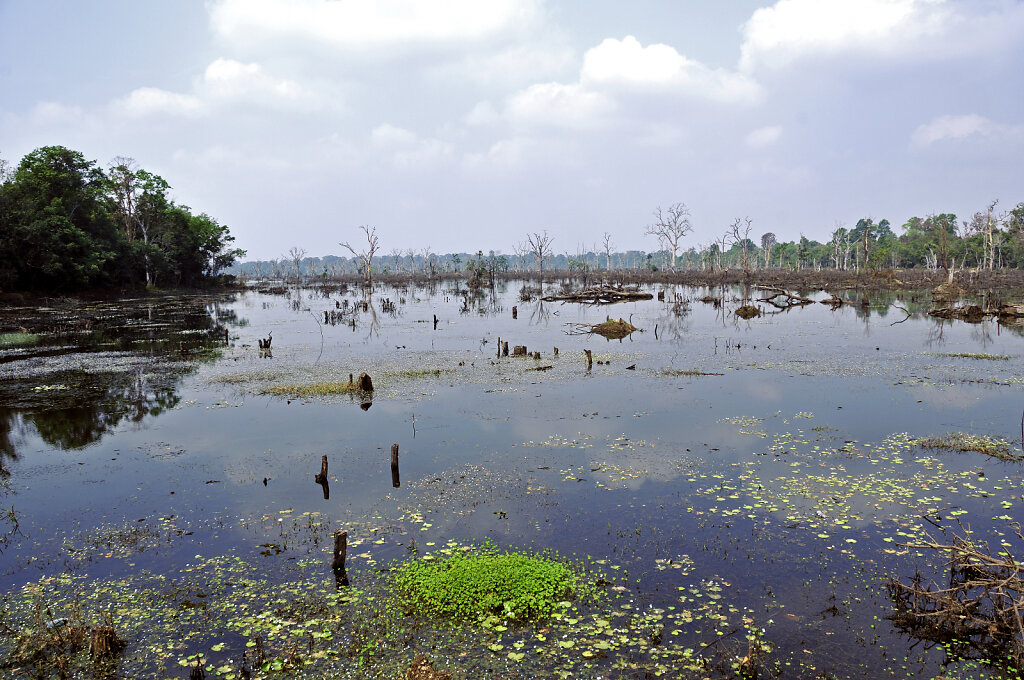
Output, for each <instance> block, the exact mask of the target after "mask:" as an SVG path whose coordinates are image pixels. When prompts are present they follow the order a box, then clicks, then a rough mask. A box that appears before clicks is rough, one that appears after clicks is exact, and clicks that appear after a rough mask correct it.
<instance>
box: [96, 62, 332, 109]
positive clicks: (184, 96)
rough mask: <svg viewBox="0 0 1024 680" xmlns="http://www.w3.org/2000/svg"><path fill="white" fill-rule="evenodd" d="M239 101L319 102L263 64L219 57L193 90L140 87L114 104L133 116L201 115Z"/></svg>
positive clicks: (277, 104)
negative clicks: (179, 90)
mask: <svg viewBox="0 0 1024 680" xmlns="http://www.w3.org/2000/svg"><path fill="white" fill-rule="evenodd" d="M237 101H245V102H249V103H254V102H255V103H261V104H267V105H271V106H286V107H287V106H296V105H301V106H303V107H305V108H308V107H310V106H313V105H315V104H316V100H315V98H314V97H313V95H312V93H310V92H309V91H307V90H306V89H305V88H303V87H302V86H301V85H299V84H298V83H296V82H294V81H291V80H286V79H282V78H275V77H273V76H271V75H269V74H268V73H266V71H264V70H263V67H262V66H260V65H259V64H255V63H242V62H239V61H235V60H233V59H216V60H214V61H213V62H211V63H210V65H209V66H207V67H206V70H205V71H204V72H203V74H202V76H200V77H199V78H197V79H196V81H195V85H194V87H193V92H192V93H184V92H171V91H169V90H163V89H160V88H157V87H140V88H137V89H135V90H132V91H131V92H130V93H129V94H128V95H127V96H125V97H121V98H119V99H117V100H115V101H114V103H113V105H112V108H113V110H114V111H115V113H120V114H125V115H128V116H133V117H142V116H152V115H161V114H163V115H170V116H199V115H205V114H208V113H210V111H211V109H212V108H213V107H214V106H215V105H218V104H221V105H224V104H230V103H232V102H237Z"/></svg>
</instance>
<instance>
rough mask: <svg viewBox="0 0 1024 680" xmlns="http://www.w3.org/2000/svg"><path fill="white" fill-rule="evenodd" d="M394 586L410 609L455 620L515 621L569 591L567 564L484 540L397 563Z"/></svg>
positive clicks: (548, 612)
mask: <svg viewBox="0 0 1024 680" xmlns="http://www.w3.org/2000/svg"><path fill="white" fill-rule="evenodd" d="M395 586H396V587H397V589H398V591H399V592H400V594H401V595H402V596H403V597H404V598H405V599H406V601H407V602H408V603H409V604H411V605H412V607H413V609H414V610H415V611H416V612H418V613H420V614H425V615H428V616H437V617H441V618H447V619H452V620H454V621H458V622H463V621H483V620H485V619H486V618H487V617H489V616H493V615H499V616H503V617H504V618H507V619H512V620H515V621H526V620H537V619H544V618H547V617H550V616H552V615H554V614H555V613H556V612H557V611H558V610H559V608H560V603H562V602H563V601H565V600H566V599H567V598H568V597H571V596H572V595H573V594H574V591H575V590H576V589H577V587H578V579H577V577H576V575H575V574H574V572H573V570H572V568H571V567H570V566H569V565H567V564H565V563H563V562H560V561H558V560H556V559H554V558H551V557H548V556H544V555H526V554H522V553H515V552H512V553H501V552H498V551H497V550H495V549H494V548H493V547H492V546H488V545H485V546H483V547H481V548H479V549H477V550H473V551H469V552H464V553H454V554H452V555H450V556H447V557H444V558H442V559H439V560H427V559H416V560H413V561H410V562H406V563H405V564H403V565H401V566H400V567H399V568H398V570H397V573H396V574H395Z"/></svg>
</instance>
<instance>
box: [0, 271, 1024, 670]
mask: <svg viewBox="0 0 1024 680" xmlns="http://www.w3.org/2000/svg"><path fill="white" fill-rule="evenodd" d="M520 287H521V285H520V284H518V283H516V284H512V285H509V286H508V287H507V288H499V289H498V290H497V291H495V292H491V291H485V292H484V293H483V294H479V295H472V294H468V293H467V292H466V291H465V289H462V290H459V289H457V288H455V287H454V284H444V285H441V286H438V287H434V288H429V289H427V288H417V287H414V286H411V285H410V286H409V287H400V288H394V287H378V288H377V289H376V290H375V291H374V294H373V297H372V302H371V303H370V305H369V307H368V308H367V309H365V310H364V309H363V308H362V306H361V303H362V300H363V298H362V293H361V292H359V291H357V290H355V289H351V290H345V289H337V288H334V289H324V290H315V289H295V288H292V289H279V290H277V291H272V292H271V291H268V292H259V291H256V290H253V291H250V292H244V293H237V294H231V295H226V296H222V297H210V296H205V297H203V296H196V297H179V298H166V299H158V300H144V299H137V300H123V301H118V302H117V303H103V304H86V305H81V306H78V307H75V308H73V309H61V308H52V309H37V308H33V309H11V310H6V311H5V312H4V313H3V315H2V317H0V324H2V328H3V332H2V333H0V422H2V425H0V457H2V466H3V471H4V472H3V473H0V474H2V475H3V476H2V477H0V484H2V488H0V508H2V509H3V513H2V514H0V532H2V534H3V538H2V543H0V574H2V580H0V592H4V593H6V595H5V596H4V603H3V609H2V620H0V655H2V658H0V663H2V664H3V667H2V673H3V675H5V676H9V677H40V676H42V677H46V676H48V675H50V676H53V677H57V676H58V675H59V674H60V673H61V672H64V673H67V674H70V675H76V674H78V675H82V676H83V677H84V676H91V675H92V674H93V673H94V672H101V671H102V673H109V674H111V675H113V676H115V677H154V678H183V677H188V676H189V673H190V672H192V669H193V668H195V667H196V665H197V664H198V665H200V666H202V667H204V668H205V669H206V674H207V676H208V677H214V676H216V677H223V678H226V679H228V680H234V679H235V678H241V677H246V675H245V674H246V673H247V672H248V673H249V674H250V675H251V677H297V678H298V677H311V678H320V677H323V678H340V677H389V678H396V677H399V676H401V674H402V673H403V672H404V670H405V669H406V668H408V666H409V663H410V661H411V660H412V658H413V656H415V654H417V653H426V654H427V655H428V656H429V657H430V658H431V659H432V660H433V662H434V664H435V667H437V668H439V669H444V670H448V671H449V672H451V673H452V674H453V675H454V676H455V677H456V678H491V677H494V678H497V677H561V678H568V677H573V678H576V677H580V678H590V677H734V676H736V675H737V674H740V673H746V674H747V676H748V677H754V676H755V674H757V677H775V676H776V675H781V676H782V677H803V678H815V677H820V678H827V677H857V678H859V677H893V678H896V677H900V678H903V677H912V678H930V677H935V676H938V675H942V676H944V677H947V678H957V677H962V678H980V677H1012V676H1014V675H1015V672H1014V671H1012V670H1011V671H1007V670H1006V669H1005V664H1000V663H999V660H998V659H997V660H991V659H982V660H980V661H979V660H976V659H971V658H969V657H971V656H972V653H971V651H970V649H960V650H959V651H960V653H961V654H962V655H963V656H966V657H968V658H961V657H958V656H956V655H954V654H951V653H950V652H949V650H948V649H944V648H943V647H942V646H941V645H935V644H932V643H929V642H926V641H921V640H918V639H915V638H913V637H909V636H907V635H905V634H903V633H901V632H899V631H898V630H896V629H895V628H894V626H893V624H892V623H891V622H890V621H889V620H888V619H887V617H888V616H889V615H890V614H892V612H893V605H892V601H891V600H890V598H889V595H888V591H887V588H886V583H887V581H888V580H889V579H890V578H893V577H895V578H898V579H901V580H903V581H907V580H908V579H909V578H910V577H911V576H912V575H913V574H914V573H915V570H919V571H920V572H921V573H922V574H923V575H924V576H925V577H926V579H931V578H934V579H935V580H936V581H937V582H938V583H940V584H944V583H945V582H946V580H948V573H947V572H944V571H943V565H944V564H945V560H946V556H945V555H944V554H936V553H935V551H929V550H927V549H922V548H915V547H908V545H907V544H917V543H920V542H921V541H923V540H927V539H928V537H929V536H931V537H933V538H935V539H936V540H938V541H939V542H945V541H946V540H947V539H948V537H949V536H950V535H951V532H954V531H962V528H961V527H960V526H959V525H961V524H962V526H963V527H969V528H970V530H971V531H973V532H974V533H973V538H976V539H979V540H985V541H988V543H989V545H990V547H992V548H993V550H994V551H995V550H999V549H1000V545H1001V544H1002V545H1003V546H1004V547H1005V548H1006V549H1008V550H1010V551H1011V552H1012V553H1013V554H1015V555H1017V556H1019V555H1020V554H1021V547H1022V546H1021V545H1020V541H1019V540H1018V539H1017V537H1016V535H1015V533H1014V531H1013V529H1012V526H1011V522H1012V521H1013V520H1014V519H1015V518H1018V517H1019V516H1020V508H1021V507H1022V505H1024V497H1022V493H1024V490H1022V488H1021V487H1022V477H1021V468H1020V464H1018V463H1014V462H1004V461H1001V460H998V459H996V458H993V457H989V456H985V455H982V454H981V453H974V452H957V451H949V450H943V449H931V448H922V447H920V446H919V445H918V440H919V439H921V438H923V437H932V436H942V435H945V434H946V433H950V432H962V433H967V434H969V435H972V436H978V437H988V438H993V439H995V440H997V441H996V444H997V445H998V443H999V440H1003V441H1005V442H1006V445H1005V446H1006V448H1007V449H1008V450H1009V451H1011V452H1012V451H1017V452H1019V451H1020V447H1019V445H1018V441H1017V438H1018V435H1019V431H1020V427H1021V409H1022V408H1024V399H1022V396H1024V395H1022V389H1021V386H1022V385H1024V368H1022V366H1024V364H1022V362H1021V357H1022V355H1024V338H1022V335H1021V333H1020V332H1019V330H1017V329H1014V328H1008V327H1002V326H999V325H997V324H996V323H995V321H986V322H983V323H980V324H966V323H962V322H948V321H940V320H935V319H931V318H929V317H927V316H925V315H924V313H923V312H924V309H921V308H919V307H915V306H914V302H913V300H914V297H913V296H911V295H910V294H906V295H901V296H899V297H898V298H897V297H895V296H893V295H892V294H888V295H887V296H880V297H878V298H877V299H875V300H874V301H873V302H872V304H871V306H870V308H862V307H860V306H859V304H858V305H856V306H846V305H844V306H842V307H840V308H838V309H835V310H832V309H830V308H829V307H828V306H825V305H821V304H814V305H808V306H804V307H798V308H792V309H789V310H787V311H784V312H780V313H774V314H768V315H765V316H762V317H759V318H754V319H751V320H749V321H744V320H741V319H739V318H738V317H736V316H735V315H734V314H733V310H734V309H735V308H736V307H738V306H739V305H740V304H742V301H741V299H740V297H739V294H740V291H739V290H738V289H725V290H717V289H716V290H710V291H709V290H707V289H699V290H697V289H687V288H682V287H679V288H668V289H667V292H666V296H665V297H666V300H667V301H659V300H657V299H653V300H650V301H641V302H629V303H620V304H615V305H608V306H589V305H580V304H575V303H571V304H559V303H544V302H539V301H538V300H537V299H536V298H534V299H532V300H529V301H522V300H521V292H520ZM651 292H656V291H655V289H651ZM708 295H711V296H713V297H716V298H718V299H719V300H720V303H716V304H711V303H705V302H701V301H700V299H701V298H703V297H705V296H708ZM923 299H927V295H924V296H923ZM389 303H391V304H389ZM858 303H859V299H858ZM513 306H516V307H517V308H518V309H517V312H518V314H517V318H515V319H514V318H513V316H512V308H513ZM900 307H903V308H906V309H908V310H909V313H907V312H904V311H903V310H902V309H900ZM325 311H326V312H327V313H328V314H327V318H326V319H325V314H324V313H325ZM765 311H769V312H774V311H775V310H774V309H773V308H772V307H770V306H769V307H768V308H767V309H766V310H765ZM332 312H333V319H332V318H331V313H332ZM607 315H610V316H611V317H612V318H620V317H621V318H623V319H626V320H628V321H631V323H632V324H633V325H634V326H636V327H637V328H639V329H641V330H640V331H638V332H635V333H633V334H632V335H630V336H629V337H627V338H625V339H623V340H621V341H620V340H611V341H608V340H605V339H604V338H602V337H600V336H597V335H586V334H579V333H578V332H577V329H578V324H581V323H584V324H596V323H599V322H602V321H605V319H606V316H607ZM435 316H436V318H437V323H436V325H435V323H434V318H435ZM905 317H906V318H905ZM325 320H326V323H325ZM331 321H334V323H331ZM224 329H227V331H228V333H227V337H228V339H227V340H226V341H225V336H224ZM268 336H271V337H272V345H271V346H272V349H271V351H270V352H261V351H260V350H259V349H258V346H257V345H258V340H260V339H263V338H266V337H268ZM499 337H500V338H501V340H503V341H507V342H508V343H509V345H510V347H511V346H514V345H526V346H527V347H528V350H529V352H531V353H532V352H534V351H539V352H540V353H541V357H540V359H539V360H537V359H534V358H532V357H530V358H525V357H511V356H509V357H498V356H497V354H498V339H499ZM555 347H558V348H559V352H558V354H557V355H555V353H554V348H555ZM584 349H590V350H591V351H592V355H593V361H594V363H593V365H592V367H590V368H589V369H588V367H587V363H586V359H585V357H584V354H583V350H584ZM548 367H550V368H548ZM538 369H541V370H538ZM362 372H366V373H368V374H369V375H370V376H371V377H372V379H373V382H374V386H375V388H376V389H375V391H374V393H373V395H372V400H371V399H368V398H366V397H365V395H359V394H338V393H336V392H337V391H338V389H339V386H341V387H340V389H341V390H344V389H345V388H344V386H345V384H347V382H348V380H349V375H350V374H354V375H356V376H358V375H359V374H360V373H362ZM396 443H397V444H398V445H399V449H400V480H395V479H393V478H392V473H391V467H390V452H391V446H392V444H396ZM322 455H326V456H327V457H328V460H329V465H330V467H329V475H328V483H327V484H326V485H323V486H321V485H319V484H316V483H314V480H313V477H314V474H315V473H317V472H319V470H320V460H321V456H322ZM399 481H400V485H399V486H395V482H399ZM337 529H345V530H347V531H348V540H349V550H348V571H347V574H348V578H349V585H348V586H347V587H344V586H343V587H338V586H337V584H336V582H335V579H334V576H333V574H332V571H331V568H330V560H331V548H332V543H333V541H332V534H333V532H334V531H335V530H337ZM484 541H490V542H492V543H493V544H495V545H497V546H500V547H502V548H511V549H515V550H520V551H525V552H537V553H539V552H542V551H550V554H552V555H557V556H559V557H560V558H564V559H566V560H569V561H571V562H572V563H574V564H575V565H577V568H578V569H579V570H581V571H582V572H583V573H584V575H585V578H586V580H587V581H588V582H589V583H590V584H592V586H593V587H592V591H593V592H591V593H589V595H587V596H586V597H581V598H579V599H576V600H573V601H567V602H566V603H565V604H564V606H563V607H562V608H561V610H560V613H559V614H558V615H557V616H555V617H553V618H551V619H549V620H547V621H543V622H540V623H536V624H525V625H518V624H516V623H515V622H511V621H503V620H501V619H500V617H492V618H491V619H489V620H487V621H485V622H483V623H482V624H479V625H463V626H454V625H451V624H448V623H444V622H439V621H430V620H424V619H419V618H416V617H414V616H412V615H410V614H409V613H408V612H406V611H404V610H403V608H402V607H401V603H400V602H396V601H395V600H394V598H393V597H392V595H391V593H390V588H389V585H390V581H389V567H391V566H392V565H394V564H396V563H398V562H399V561H402V560H408V559H428V560H429V559H436V558H438V557H442V556H444V555H446V554H452V553H454V552H458V551H463V550H466V549H469V548H470V547H471V546H479V545H480V544H482V543H483V542H484ZM65 619H70V620H81V621H83V622H84V623H87V624H96V623H107V624H109V625H111V626H113V628H114V629H115V630H116V631H117V633H118V635H119V637H120V638H121V639H122V640H123V641H124V643H125V645H124V648H123V650H122V651H121V652H120V655H119V656H118V657H117V659H116V662H114V663H111V664H108V665H107V666H106V667H104V668H103V669H100V670H99V671H98V670H97V669H96V668H94V667H93V666H92V665H91V664H90V662H89V661H88V653H87V652H86V651H84V650H79V651H77V652H74V653H73V652H72V651H71V650H70V649H67V650H65V649H58V648H54V647H52V646H51V647H48V648H43V649H36V650H32V649H31V639H32V634H33V631H40V630H45V629H46V628H47V626H49V627H50V628H52V627H53V626H55V625H60V624H61V623H62V622H63V620H65ZM986 661H995V662H996V663H995V665H990V664H988V663H986Z"/></svg>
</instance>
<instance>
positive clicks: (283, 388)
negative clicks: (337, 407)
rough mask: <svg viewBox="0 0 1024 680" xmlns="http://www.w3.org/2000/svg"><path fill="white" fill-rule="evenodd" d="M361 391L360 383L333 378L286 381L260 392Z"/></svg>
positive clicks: (323, 394) (320, 393) (313, 394)
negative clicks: (313, 381) (318, 380)
mask: <svg viewBox="0 0 1024 680" xmlns="http://www.w3.org/2000/svg"><path fill="white" fill-rule="evenodd" d="M358 391H359V383H356V382H348V381H344V380H331V381H326V382H315V383H285V384H279V385H267V386H266V387H263V388H261V389H260V394H269V395H271V396H275V397H296V398H301V397H326V396H330V395H333V394H352V393H354V392H358Z"/></svg>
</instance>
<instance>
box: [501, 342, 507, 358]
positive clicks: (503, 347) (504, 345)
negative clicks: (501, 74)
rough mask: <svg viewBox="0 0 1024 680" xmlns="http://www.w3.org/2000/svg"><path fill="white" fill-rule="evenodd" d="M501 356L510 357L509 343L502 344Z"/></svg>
mask: <svg viewBox="0 0 1024 680" xmlns="http://www.w3.org/2000/svg"><path fill="white" fill-rule="evenodd" d="M501 356H503V357H507V356H508V341H505V342H503V343H501Z"/></svg>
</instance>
